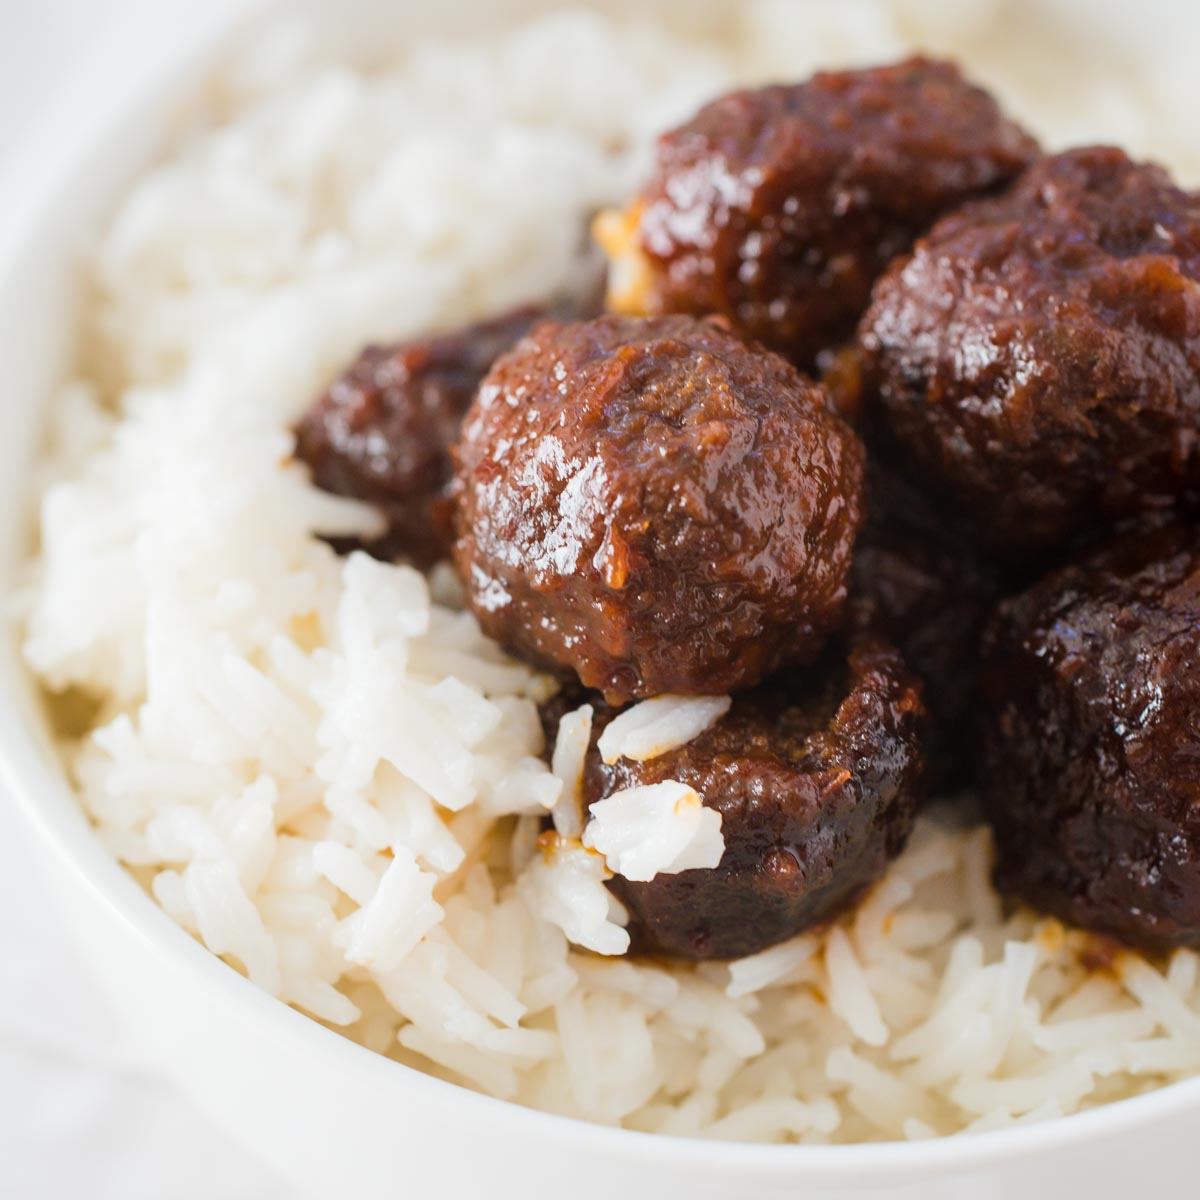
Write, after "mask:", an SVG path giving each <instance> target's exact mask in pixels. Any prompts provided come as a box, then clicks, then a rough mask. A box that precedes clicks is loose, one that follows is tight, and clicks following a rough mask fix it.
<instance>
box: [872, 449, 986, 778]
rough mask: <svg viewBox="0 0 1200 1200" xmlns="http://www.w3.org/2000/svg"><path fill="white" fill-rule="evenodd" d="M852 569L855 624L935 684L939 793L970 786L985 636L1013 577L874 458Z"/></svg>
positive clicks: (929, 751) (934, 767)
mask: <svg viewBox="0 0 1200 1200" xmlns="http://www.w3.org/2000/svg"><path fill="white" fill-rule="evenodd" d="M867 481H868V494H867V501H868V503H867V519H866V522H865V524H864V525H863V529H862V533H861V535H860V536H859V539H858V542H857V544H856V546H855V548H854V561H853V564H852V566H851V568H850V627H851V628H852V629H855V630H858V631H862V632H868V631H873V632H876V633H879V634H881V635H882V636H884V637H886V638H887V639H888V640H889V641H890V642H893V643H894V644H895V645H896V646H897V647H899V649H900V652H901V654H903V656H904V660H905V662H906V663H908V665H909V666H910V667H911V668H912V669H913V670H914V671H915V672H916V673H917V674H918V675H919V676H920V677H921V679H922V680H923V682H924V684H925V704H926V707H927V708H928V709H929V714H930V722H929V734H928V738H927V741H926V758H927V759H928V772H927V774H928V778H929V784H930V787H931V788H935V789H947V788H952V787H955V786H959V785H962V784H965V783H967V782H969V780H970V775H971V772H972V768H973V765H974V761H975V751H976V745H975V723H976V722H975V708H976V694H975V692H976V681H977V675H978V670H979V649H980V643H981V641H982V639H983V632H984V629H985V628H986V626H987V623H988V620H989V618H990V617H991V615H992V612H993V610H994V609H995V607H996V603H997V601H998V600H999V599H1000V596H1001V595H1002V594H1003V592H1004V590H1005V584H1006V578H1005V573H1004V572H1002V571H1001V570H999V569H998V568H997V566H996V564H995V563H994V562H993V561H992V560H990V559H988V558H987V557H985V556H983V555H981V554H980V553H979V552H978V551H977V550H976V549H975V546H974V545H973V544H972V541H971V539H969V538H966V537H964V536H962V534H961V533H960V531H959V530H958V529H957V528H956V527H955V526H953V525H952V524H950V523H948V522H947V521H946V520H945V519H944V518H942V517H940V516H939V514H938V513H937V511H936V510H935V509H934V507H933V505H931V504H930V503H929V501H928V499H927V498H926V497H925V496H924V495H923V494H922V493H921V492H919V491H917V490H916V489H915V488H913V487H912V486H911V485H910V484H908V483H907V482H906V481H905V480H904V479H902V478H901V477H900V476H899V475H897V474H896V472H894V471H891V470H889V469H888V468H886V467H884V466H882V465H880V464H879V463H878V462H875V461H872V463H871V464H870V466H869V468H868V471H867Z"/></svg>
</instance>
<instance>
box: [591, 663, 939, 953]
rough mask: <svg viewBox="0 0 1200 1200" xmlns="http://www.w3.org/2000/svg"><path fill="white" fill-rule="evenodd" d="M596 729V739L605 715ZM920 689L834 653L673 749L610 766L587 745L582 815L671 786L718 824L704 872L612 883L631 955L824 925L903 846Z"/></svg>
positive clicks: (912, 793)
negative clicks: (626, 920) (721, 849)
mask: <svg viewBox="0 0 1200 1200" xmlns="http://www.w3.org/2000/svg"><path fill="white" fill-rule="evenodd" d="M612 715H613V714H612V713H611V711H605V710H604V709H603V708H601V709H600V711H599V712H598V713H597V716H596V718H595V720H594V721H593V735H594V737H595V736H598V735H599V734H600V732H602V731H603V729H604V727H605V725H607V723H608V721H609V720H610V719H611V717H612ZM923 719H924V709H923V707H922V704H921V699H920V684H919V683H918V682H917V680H916V679H915V678H914V677H913V676H912V675H911V674H910V673H909V672H908V670H907V669H906V668H905V666H904V664H903V662H902V661H901V659H900V656H899V655H898V654H897V653H896V652H895V651H894V650H892V649H891V648H890V647H888V646H887V645H885V644H884V643H882V642H878V641H874V640H866V641H863V642H862V643H861V644H859V645H857V646H856V647H854V648H852V649H851V650H850V652H849V655H847V653H846V651H845V649H844V648H843V647H841V646H839V645H834V646H831V647H830V648H829V650H828V651H827V652H826V654H825V655H823V656H822V658H821V660H820V661H819V663H817V664H815V665H814V666H813V667H812V668H810V669H806V670H804V671H802V672H797V673H795V674H794V675H792V676H790V677H789V678H788V679H787V680H786V681H773V682H772V683H769V684H766V685H764V686H763V687H761V688H758V689H755V690H753V691H750V692H743V693H741V694H740V695H738V696H735V697H734V700H733V707H732V708H731V709H730V710H729V712H728V713H727V714H726V715H725V716H724V717H723V718H722V719H721V720H720V721H719V722H718V723H717V724H716V725H714V726H713V727H712V728H710V729H708V730H707V731H705V732H704V733H702V734H700V735H699V736H698V737H696V738H694V739H693V740H692V741H691V742H689V743H687V744H686V745H684V746H680V747H678V748H677V749H675V750H672V751H669V752H668V753H666V754H663V755H660V756H659V757H657V758H653V759H650V760H649V761H647V762H641V763H639V762H634V761H632V760H630V759H618V760H617V762H616V763H614V764H612V765H611V766H608V765H606V764H605V763H604V762H603V761H602V760H601V758H600V755H599V753H598V751H597V750H596V746H595V741H594V740H593V743H592V746H591V749H590V750H589V754H588V760H587V766H586V769H585V772H584V798H585V801H586V803H587V804H588V805H589V806H590V805H591V804H594V803H596V801H598V800H602V799H604V798H605V797H606V796H610V795H612V794H613V793H614V792H617V791H620V790H621V789H623V788H628V787H638V786H642V785H645V784H653V783H660V782H662V781H664V780H668V779H673V780H678V781H679V782H680V783H684V784H686V785H688V786H689V787H691V788H693V789H694V790H695V791H696V792H698V793H699V794H700V795H701V796H702V797H703V798H704V803H705V804H706V805H707V806H708V807H709V808H714V809H716V810H717V811H718V812H719V813H720V814H721V822H722V823H721V831H722V834H723V836H724V838H725V854H724V857H723V858H722V859H721V863H720V865H719V866H718V867H716V868H715V869H713V870H691V871H681V872H680V873H679V874H676V875H657V876H655V878H654V879H652V880H651V881H650V882H648V883H634V882H631V881H629V880H627V879H622V878H621V877H619V876H617V877H614V878H613V879H612V880H611V881H610V882H609V887H610V888H611V889H612V891H613V893H614V894H615V895H616V896H617V897H618V898H619V899H620V900H621V902H622V903H623V904H624V905H625V906H626V908H627V909H628V910H629V913H630V916H631V924H630V934H631V937H632V939H633V948H634V949H635V950H637V951H643V952H659V953H663V954H670V955H675V956H678V957H681V958H737V957H740V956H741V955H744V954H753V953H754V952H755V951H758V950H762V949H765V948H766V947H767V946H771V945H773V944H774V943H776V942H780V941H783V940H784V939H786V938H789V937H791V936H792V935H793V934H796V933H799V932H801V931H802V930H804V929H807V928H808V927H810V926H812V925H814V924H816V923H818V922H820V921H824V920H826V919H827V918H830V917H832V916H834V915H835V914H836V913H837V912H838V911H839V910H841V909H842V908H844V907H845V906H846V905H848V904H849V903H850V902H851V901H853V900H854V898H855V897H857V896H858V895H859V894H860V893H861V892H862V891H863V889H864V888H865V887H867V885H869V884H870V883H873V882H874V881H875V880H876V879H878V878H879V877H880V876H881V875H882V874H883V871H884V869H885V868H886V866H887V864H888V863H889V862H891V860H892V859H893V858H895V857H896V855H897V854H899V853H900V851H901V850H902V849H903V847H904V844H905V841H906V840H907V838H908V835H909V832H910V831H911V829H912V824H913V818H914V815H915V813H916V810H917V807H918V803H919V801H920V799H921V773H922V766H923V759H922V754H921V749H920V738H921V733H922V725H923Z"/></svg>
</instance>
